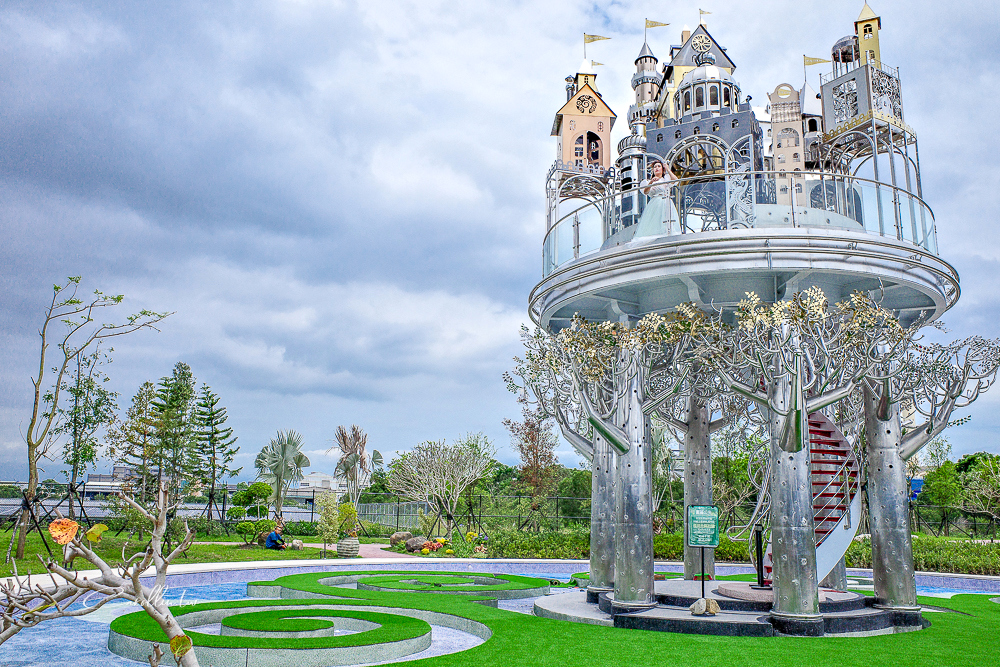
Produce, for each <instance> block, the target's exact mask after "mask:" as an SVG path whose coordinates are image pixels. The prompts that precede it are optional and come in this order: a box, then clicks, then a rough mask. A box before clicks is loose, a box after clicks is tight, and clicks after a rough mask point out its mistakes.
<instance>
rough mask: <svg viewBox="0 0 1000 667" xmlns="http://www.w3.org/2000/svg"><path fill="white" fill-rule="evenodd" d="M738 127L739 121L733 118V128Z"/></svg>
mask: <svg viewBox="0 0 1000 667" xmlns="http://www.w3.org/2000/svg"><path fill="white" fill-rule="evenodd" d="M739 126H740V119H739V118H734V119H733V127H739Z"/></svg>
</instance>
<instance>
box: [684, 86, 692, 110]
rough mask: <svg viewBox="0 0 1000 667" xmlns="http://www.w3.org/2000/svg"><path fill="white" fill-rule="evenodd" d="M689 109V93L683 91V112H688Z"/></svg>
mask: <svg viewBox="0 0 1000 667" xmlns="http://www.w3.org/2000/svg"><path fill="white" fill-rule="evenodd" d="M690 108H691V91H689V90H686V91H684V111H688V110H689V109H690Z"/></svg>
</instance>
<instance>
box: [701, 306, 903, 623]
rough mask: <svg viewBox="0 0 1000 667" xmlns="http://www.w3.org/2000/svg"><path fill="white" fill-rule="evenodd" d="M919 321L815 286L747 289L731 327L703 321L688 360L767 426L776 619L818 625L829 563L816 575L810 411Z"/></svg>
mask: <svg viewBox="0 0 1000 667" xmlns="http://www.w3.org/2000/svg"><path fill="white" fill-rule="evenodd" d="M696 317H703V316H701V315H700V314H699V315H696ZM916 326H917V325H915V326H914V327H911V328H910V329H904V328H903V327H901V326H900V325H899V322H898V320H896V318H895V317H894V316H893V315H892V314H891V313H889V312H888V311H886V310H884V309H883V308H882V307H881V305H880V304H879V303H877V302H876V301H874V300H873V299H872V298H871V297H870V296H868V295H867V294H863V293H855V294H853V295H852V296H851V297H850V299H848V300H846V301H844V302H841V303H838V304H836V305H833V306H831V305H830V304H829V302H828V300H827V299H826V296H825V295H824V294H823V292H822V290H820V289H819V288H817V287H813V288H811V289H809V290H807V291H805V292H802V293H799V294H796V295H794V296H793V297H792V299H791V300H789V301H781V302H777V303H774V304H771V305H767V304H764V303H762V302H761V301H760V299H759V298H758V297H757V296H756V295H755V294H752V293H748V294H747V298H746V299H745V300H744V301H742V302H740V304H739V305H738V307H737V311H736V316H735V325H734V326H727V325H726V324H724V322H723V319H722V317H721V316H717V317H712V318H706V321H705V322H703V323H702V326H700V327H699V331H698V333H697V334H696V339H697V348H698V350H697V354H696V355H694V357H695V358H697V359H700V360H701V361H702V362H703V363H707V364H709V365H711V366H712V367H713V368H714V369H715V370H716V371H717V372H718V373H719V376H720V377H721V378H722V380H723V382H724V383H725V384H726V385H727V386H728V387H729V388H730V389H731V390H732V391H734V392H736V393H739V394H741V395H742V396H744V397H746V398H748V399H749V400H751V401H752V402H753V403H754V405H755V406H756V409H757V411H758V413H759V414H760V416H761V418H762V419H766V421H767V423H768V430H769V432H770V437H771V447H770V456H769V457H768V459H769V460H768V465H769V470H768V471H767V474H766V475H765V477H764V479H765V480H766V487H765V488H762V489H761V494H760V496H759V499H758V510H760V509H761V507H762V505H761V504H766V503H769V512H770V525H771V542H772V545H773V563H774V606H773V608H772V619H775V620H777V621H778V622H781V621H783V620H788V621H789V622H795V623H799V624H805V625H811V626H816V628H817V629H818V630H819V629H821V626H822V619H821V617H820V616H819V592H818V581H819V579H821V578H822V577H824V576H825V575H826V574H827V572H828V571H829V569H828V568H827V567H826V566H824V567H823V569H824V570H825V571H824V572H820V573H817V560H816V538H815V534H814V524H813V514H814V507H813V480H812V462H811V456H810V448H809V447H808V446H806V445H807V444H808V442H809V437H810V436H809V416H810V415H811V414H813V413H816V412H818V411H821V410H823V409H824V408H829V407H830V406H832V405H834V404H835V403H837V402H839V401H842V400H844V399H845V398H848V397H849V396H850V395H851V393H852V392H854V391H855V389H856V388H857V387H858V386H859V383H860V382H862V381H863V380H864V379H865V378H868V377H870V376H872V375H873V374H874V373H875V371H874V369H875V368H876V367H879V366H880V365H881V366H884V365H885V364H886V362H887V360H891V359H894V358H896V357H897V356H899V355H900V354H901V353H902V352H903V351H904V350H905V349H906V347H907V344H908V342H909V341H910V340H911V339H912V337H913V335H914V334H915V332H916ZM848 492H849V491H848ZM758 514H759V512H758ZM827 565H830V566H831V567H832V565H833V564H832V563H829V564H827Z"/></svg>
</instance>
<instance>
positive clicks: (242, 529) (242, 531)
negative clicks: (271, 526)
mask: <svg viewBox="0 0 1000 667" xmlns="http://www.w3.org/2000/svg"><path fill="white" fill-rule="evenodd" d="M236 532H237V533H238V534H239V536H240V537H242V538H243V541H244V542H246V543H247V544H253V542H254V540H256V539H257V528H256V526H255V525H254V522H253V521H240V522H239V523H238V524H236Z"/></svg>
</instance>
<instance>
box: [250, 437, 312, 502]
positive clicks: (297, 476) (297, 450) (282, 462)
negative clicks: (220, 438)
mask: <svg viewBox="0 0 1000 667" xmlns="http://www.w3.org/2000/svg"><path fill="white" fill-rule="evenodd" d="M309 465H310V463H309V459H308V458H307V457H306V455H305V454H303V453H302V436H301V435H299V434H298V433H296V432H295V431H293V430H291V429H289V430H287V431H278V435H277V436H276V437H274V438H271V442H269V443H267V444H266V445H265V446H264V448H263V449H261V450H260V454H258V455H257V460H256V461H254V467H256V468H257V478H258V479H260V480H261V481H263V482H266V483H268V484H270V485H271V502H272V503H273V504H274V515H275V518H276V519H277V520H278V521H281V520H282V516H281V506H282V505H283V504H284V502H285V494H286V493H288V489H289V487H290V486H291V485H292V482H298V481H299V480H301V479H302V470H303V468H308V467H309Z"/></svg>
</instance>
